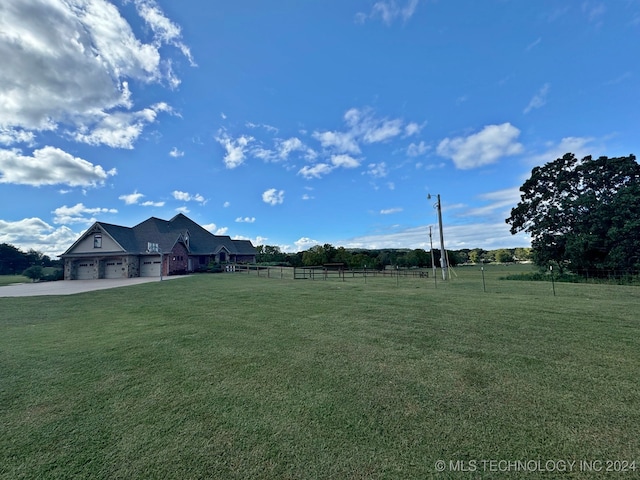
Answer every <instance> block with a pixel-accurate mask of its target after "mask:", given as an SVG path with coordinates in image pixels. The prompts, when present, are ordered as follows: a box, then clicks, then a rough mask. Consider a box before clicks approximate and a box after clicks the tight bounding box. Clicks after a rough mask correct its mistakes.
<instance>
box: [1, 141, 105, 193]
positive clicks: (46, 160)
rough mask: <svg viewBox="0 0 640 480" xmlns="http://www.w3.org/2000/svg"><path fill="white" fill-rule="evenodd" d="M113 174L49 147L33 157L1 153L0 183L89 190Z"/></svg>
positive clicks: (4, 151)
mask: <svg viewBox="0 0 640 480" xmlns="http://www.w3.org/2000/svg"><path fill="white" fill-rule="evenodd" d="M116 173H117V172H116V169H111V170H109V171H105V169H104V168H102V167H101V166H100V165H93V164H92V163H90V162H88V161H87V160H84V159H82V158H78V157H74V156H72V155H70V154H69V153H67V152H64V151H62V150H60V149H59V148H55V147H51V146H46V147H44V148H41V149H38V150H34V151H33V155H32V156H25V155H23V154H22V151H21V150H18V149H12V150H0V183H16V184H21V185H33V186H41V185H58V184H62V185H69V186H71V187H77V186H82V187H90V186H96V185H100V184H103V183H104V181H105V180H106V179H107V178H108V177H110V176H113V175H115V174H116Z"/></svg>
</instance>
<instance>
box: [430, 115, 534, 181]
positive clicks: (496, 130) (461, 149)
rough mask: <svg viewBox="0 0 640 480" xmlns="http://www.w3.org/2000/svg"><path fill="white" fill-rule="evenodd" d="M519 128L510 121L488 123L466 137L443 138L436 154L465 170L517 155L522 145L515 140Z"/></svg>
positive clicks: (518, 133)
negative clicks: (499, 123) (498, 123)
mask: <svg viewBox="0 0 640 480" xmlns="http://www.w3.org/2000/svg"><path fill="white" fill-rule="evenodd" d="M519 135H520V130H518V129H517V128H516V127H514V126H513V125H511V124H510V123H503V124H502V125H488V126H486V127H484V128H483V129H482V130H481V131H480V132H478V133H474V134H472V135H469V136H467V137H455V138H445V139H444V140H442V141H441V142H440V144H439V145H438V148H437V152H438V155H440V156H442V157H447V158H451V159H452V160H453V163H454V164H455V166H456V168H459V169H461V170H466V169H470V168H476V167H480V166H482V165H488V164H491V163H495V162H497V161H498V160H499V159H500V158H501V157H505V156H510V155H517V154H519V153H521V152H522V150H523V147H522V145H521V144H520V143H518V142H517V141H516V139H517V138H518V136H519Z"/></svg>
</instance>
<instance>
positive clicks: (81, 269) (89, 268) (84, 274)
mask: <svg viewBox="0 0 640 480" xmlns="http://www.w3.org/2000/svg"><path fill="white" fill-rule="evenodd" d="M94 270H95V260H90V261H87V262H80V263H79V264H78V270H77V271H76V278H77V279H78V280H93V278H94V277H93V273H94Z"/></svg>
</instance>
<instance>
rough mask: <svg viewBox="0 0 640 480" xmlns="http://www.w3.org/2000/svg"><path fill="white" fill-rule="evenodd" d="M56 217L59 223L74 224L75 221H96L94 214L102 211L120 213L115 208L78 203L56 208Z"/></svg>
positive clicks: (54, 213) (87, 222)
mask: <svg viewBox="0 0 640 480" xmlns="http://www.w3.org/2000/svg"><path fill="white" fill-rule="evenodd" d="M52 213H53V215H54V218H53V223H57V224H69V223H71V224H73V223H84V224H91V223H94V222H95V221H96V218H95V217H94V215H98V214H100V213H112V214H115V213H118V210H116V209H115V208H100V207H97V208H88V207H85V206H84V205H83V204H82V203H78V204H76V205H74V206H73V207H67V206H66V205H64V206H62V207H58V208H56V209H55V210H54V211H53V212H52ZM87 215H90V217H87Z"/></svg>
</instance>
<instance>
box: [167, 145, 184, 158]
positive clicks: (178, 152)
mask: <svg viewBox="0 0 640 480" xmlns="http://www.w3.org/2000/svg"><path fill="white" fill-rule="evenodd" d="M169 155H171V156H172V157H173V158H179V157H184V152H183V151H182V150H178V148H177V147H173V148H172V149H171V151H170V152H169Z"/></svg>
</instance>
